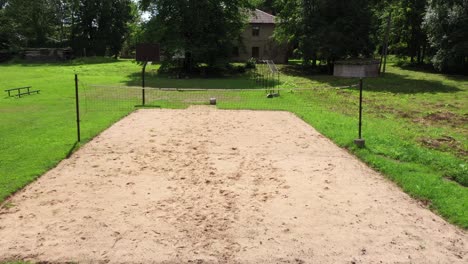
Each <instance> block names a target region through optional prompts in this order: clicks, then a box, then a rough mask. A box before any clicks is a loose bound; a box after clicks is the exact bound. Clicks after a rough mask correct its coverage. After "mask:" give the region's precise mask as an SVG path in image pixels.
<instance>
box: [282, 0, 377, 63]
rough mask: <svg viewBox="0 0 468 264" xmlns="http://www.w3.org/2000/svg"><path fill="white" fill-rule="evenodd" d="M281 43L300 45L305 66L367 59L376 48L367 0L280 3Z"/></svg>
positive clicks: (297, 0)
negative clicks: (317, 61) (318, 61)
mask: <svg viewBox="0 0 468 264" xmlns="http://www.w3.org/2000/svg"><path fill="white" fill-rule="evenodd" d="M277 5H278V9H279V13H278V14H279V17H280V20H281V23H280V24H279V26H278V28H277V32H276V37H277V38H278V39H279V40H280V41H285V40H288V41H289V42H296V43H298V47H299V50H300V51H301V53H302V56H303V58H304V59H305V62H306V63H308V61H309V60H310V59H312V60H313V61H315V60H316V59H323V60H326V61H327V62H328V64H329V65H333V63H334V61H335V60H337V59H342V58H346V57H358V56H368V55H370V54H371V53H372V52H373V49H374V46H373V43H372V41H371V38H370V35H371V32H372V27H371V25H372V13H371V10H370V4H369V1H367V0H278V1H277Z"/></svg>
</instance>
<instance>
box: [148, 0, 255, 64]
mask: <svg viewBox="0 0 468 264" xmlns="http://www.w3.org/2000/svg"><path fill="white" fill-rule="evenodd" d="M142 6H143V8H144V9H145V10H148V11H150V12H151V14H152V18H151V20H150V21H149V22H148V26H147V38H149V39H151V40H153V41H154V42H158V43H160V44H161V45H162V46H163V47H164V50H165V52H166V53H167V54H168V56H169V57H172V56H173V55H175V54H179V53H184V54H185V63H186V65H185V69H186V70H190V67H191V66H193V65H195V64H199V63H206V64H208V66H210V67H213V66H216V64H218V63H219V62H223V61H225V60H227V59H229V58H230V55H231V53H232V49H233V45H234V41H236V40H238V39H239V38H240V34H241V30H242V28H243V27H244V25H245V19H246V17H247V12H246V10H248V9H250V8H252V5H251V2H250V1H248V0H230V1H213V0H142Z"/></svg>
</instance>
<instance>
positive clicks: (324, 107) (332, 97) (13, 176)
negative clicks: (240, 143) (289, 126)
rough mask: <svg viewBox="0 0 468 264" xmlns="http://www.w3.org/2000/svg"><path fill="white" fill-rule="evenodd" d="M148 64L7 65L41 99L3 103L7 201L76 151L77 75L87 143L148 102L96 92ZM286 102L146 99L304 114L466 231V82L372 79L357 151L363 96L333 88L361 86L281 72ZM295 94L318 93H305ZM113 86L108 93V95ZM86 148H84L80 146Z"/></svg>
mask: <svg viewBox="0 0 468 264" xmlns="http://www.w3.org/2000/svg"><path fill="white" fill-rule="evenodd" d="M157 68H158V66H157V65H154V66H149V67H148V79H147V85H148V86H151V87H171V88H207V89H215V88H218V89H220V88H223V89H245V88H259V85H257V84H255V83H254V82H252V81H251V80H248V78H246V76H232V77H229V78H225V79H222V78H218V79H203V78H199V79H189V80H185V79H184V80H179V79H170V78H168V77H164V76H159V75H157V74H156V70H157ZM140 69H141V67H140V66H139V65H137V64H135V63H132V62H131V61H113V60H102V59H94V60H91V61H90V60H83V61H75V62H73V63H69V64H49V65H44V64H19V63H12V64H4V65H0V87H1V88H9V87H17V86H24V85H32V86H33V87H34V88H37V89H40V90H41V91H42V93H41V94H40V95H33V96H28V97H24V98H22V99H3V98H2V99H0V114H1V116H0V123H1V124H2V126H1V129H0V141H1V142H0V143H1V145H2V152H1V153H0V200H3V199H5V198H6V197H8V196H9V195H10V194H11V193H13V192H15V191H17V190H19V189H20V188H22V187H23V186H25V185H26V184H28V183H29V182H31V181H33V180H34V179H35V178H36V177H38V176H39V175H41V174H43V173H44V172H45V171H47V170H49V169H50V168H52V167H54V166H55V165H56V164H57V163H58V162H59V161H60V160H62V159H63V158H64V157H66V156H67V155H68V154H69V152H70V151H72V150H73V149H75V148H76V147H77V146H75V137H76V132H75V117H74V107H75V106H74V84H73V74H74V73H78V74H79V76H80V81H81V82H80V83H81V85H80V92H81V93H82V96H83V97H84V96H86V98H87V100H85V102H82V111H83V115H82V120H83V135H84V141H85V142H86V141H87V140H89V139H91V138H92V137H93V136H95V135H96V134H97V133H99V132H100V131H102V130H104V129H105V128H107V127H108V126H110V125H111V124H113V123H114V122H115V121H116V120H118V119H120V118H122V117H123V116H125V115H126V114H128V113H129V112H130V111H132V110H133V109H134V106H135V105H138V104H141V102H140V91H139V90H130V92H129V91H128V89H127V90H125V89H117V88H96V87H93V86H92V84H100V85H110V86H117V85H124V86H126V85H128V86H137V85H139V83H140V82H141V79H140V78H141V77H140ZM282 71H283V75H282V78H281V80H282V85H281V86H282V87H285V88H288V89H289V91H288V92H283V93H282V94H281V97H278V98H275V99H267V98H266V97H265V93H264V92H263V91H262V90H258V91H255V90H245V91H242V92H226V91H212V92H206V91H197V92H164V91H159V90H154V91H149V92H148V93H147V96H148V103H149V104H150V105H152V106H158V107H162V108H184V107H187V106H188V105H190V104H203V103H206V99H207V97H208V95H213V96H216V97H217V98H218V100H219V105H218V107H220V108H223V109H263V110H285V111H290V112H293V113H295V114H297V115H298V116H299V117H301V118H303V119H304V120H305V121H306V122H308V123H310V124H311V125H312V126H314V127H315V128H316V129H317V130H319V131H320V132H321V133H323V134H324V135H326V136H327V137H329V138H331V139H332V140H333V141H335V142H336V143H337V144H338V145H340V146H342V147H344V148H347V149H349V150H350V151H351V152H353V153H354V154H355V155H357V156H358V157H359V158H361V159H362V160H363V161H365V162H366V163H368V164H369V165H371V166H372V167H374V168H375V169H377V170H379V171H381V172H382V173H384V174H385V175H386V176H387V177H388V178H390V179H392V180H393V181H394V182H395V183H397V184H398V185H399V186H401V188H402V189H403V190H404V191H405V192H407V193H409V194H410V195H412V196H413V197H415V198H417V199H420V200H422V201H424V202H426V203H427V204H428V206H429V207H430V208H431V209H432V210H434V211H436V212H438V213H439V214H440V215H442V216H443V217H445V218H446V219H447V220H449V221H450V222H452V223H455V224H457V225H459V226H461V227H463V228H468V191H467V188H466V186H468V167H467V164H466V163H467V162H466V161H467V155H466V154H467V146H468V142H467V140H468V139H467V138H468V132H467V131H468V127H467V126H468V122H467V117H468V116H467V114H468V106H467V104H466V102H467V101H468V78H467V77H459V76H446V75H440V74H433V73H424V72H418V71H412V70H404V69H401V68H398V67H395V66H392V65H390V66H389V68H388V73H387V75H386V76H385V77H383V78H376V79H366V80H365V110H364V127H363V133H364V138H365V139H366V141H367V147H366V148H364V149H358V148H355V147H354V145H353V139H355V138H356V137H357V116H356V113H357V108H358V105H357V102H358V100H357V99H358V91H357V90H356V89H355V88H354V89H331V88H330V87H332V86H342V85H345V86H346V85H349V84H354V83H356V82H357V80H355V79H339V78H334V77H332V76H326V75H317V76H307V75H303V74H302V73H301V72H299V71H298V70H297V68H295V67H293V66H283V67H282ZM297 88H311V89H308V90H300V89H297ZM103 89H108V90H103ZM78 147H79V146H78Z"/></svg>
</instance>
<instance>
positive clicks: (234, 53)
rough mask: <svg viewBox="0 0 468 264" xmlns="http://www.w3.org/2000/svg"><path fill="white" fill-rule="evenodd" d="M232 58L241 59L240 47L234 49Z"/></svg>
mask: <svg viewBox="0 0 468 264" xmlns="http://www.w3.org/2000/svg"><path fill="white" fill-rule="evenodd" d="M232 56H233V57H239V47H234V48H233V49H232Z"/></svg>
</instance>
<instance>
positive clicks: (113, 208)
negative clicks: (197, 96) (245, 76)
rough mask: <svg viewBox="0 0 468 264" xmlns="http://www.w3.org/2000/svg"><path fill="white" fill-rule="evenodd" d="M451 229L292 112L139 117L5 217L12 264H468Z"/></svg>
mask: <svg viewBox="0 0 468 264" xmlns="http://www.w3.org/2000/svg"><path fill="white" fill-rule="evenodd" d="M467 254H468V236H467V232H466V231H464V230H461V229H459V228H457V227H454V226H452V225H450V224H448V223H447V222H446V221H444V220H443V219H441V218H440V217H439V216H437V215H435V214H434V213H432V212H431V211H429V210H428V209H426V208H424V206H423V205H421V204H420V203H418V202H417V201H415V200H413V199H411V198H410V197H409V196H408V195H406V194H405V193H403V192H402V191H401V190H400V189H399V188H398V187H396V186H395V185H394V184H393V183H391V182H390V181H388V180H387V179H385V178H384V176H382V175H380V174H379V173H377V172H375V171H373V170H371V169H369V168H368V167H367V166H366V165H365V164H363V163H362V162H360V161H359V160H357V159H356V158H355V157H353V156H352V155H350V154H349V153H348V152H346V151H345V150H343V149H340V148H339V147H337V146H336V145H334V144H333V143H332V142H331V141H330V140H328V139H326V138H325V137H323V136H322V135H320V134H319V133H318V132H317V131H316V130H314V129H313V128H312V127H310V126H309V125H307V124H306V123H304V122H303V121H302V120H300V119H299V118H297V117H296V116H294V115H293V114H291V113H287V112H264V111H221V110H216V109H214V108H208V107H192V108H189V109H188V110H138V111H136V112H135V113H133V114H131V115H130V116H128V117H127V118H125V119H123V120H121V121H120V122H118V123H116V124H115V125H114V126H112V127H111V128H110V129H108V130H107V131H105V132H104V133H102V134H101V135H100V136H98V137H97V138H95V139H94V140H93V141H92V142H90V143H88V144H87V145H86V146H84V147H83V148H82V149H80V150H79V151H78V152H76V153H75V154H74V155H73V156H72V157H71V158H69V159H67V160H64V161H63V162H61V163H60V164H59V165H58V166H57V167H56V168H54V169H52V170H51V171H49V172H48V173H46V174H45V175H43V176H42V177H41V178H40V179H39V180H37V181H36V182H35V183H33V184H31V185H30V186H28V187H27V188H25V189H24V190H23V191H21V192H19V193H18V194H16V195H15V196H14V197H12V198H11V199H10V200H9V201H7V203H6V204H4V206H3V209H1V210H0V261H6V260H12V259H22V260H31V261H47V262H67V261H73V262H79V263H108V262H109V263H467V262H468V257H467Z"/></svg>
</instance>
